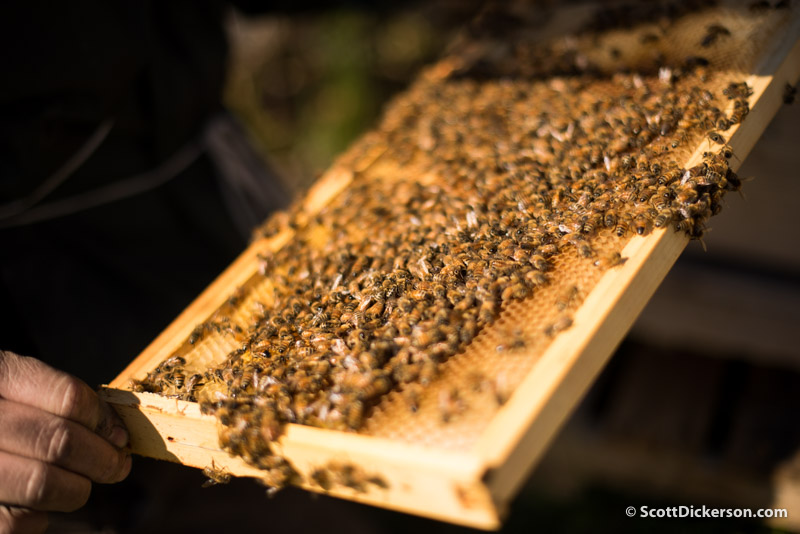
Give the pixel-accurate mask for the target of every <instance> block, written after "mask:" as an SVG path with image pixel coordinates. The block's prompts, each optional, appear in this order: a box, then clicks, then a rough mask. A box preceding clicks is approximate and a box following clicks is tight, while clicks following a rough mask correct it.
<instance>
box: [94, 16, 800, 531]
mask: <svg viewBox="0 0 800 534" xmlns="http://www.w3.org/2000/svg"><path fill="white" fill-rule="evenodd" d="M799 35H800V20H798V18H797V16H796V13H795V14H794V15H793V19H792V20H791V21H790V22H789V23H787V25H786V26H785V27H784V28H782V31H781V32H780V33H779V34H776V35H774V36H773V37H774V38H773V40H772V41H771V42H769V43H768V45H767V46H765V47H764V48H763V50H762V52H761V61H759V62H758V63H757V67H756V68H755V69H754V70H753V73H752V74H751V75H750V76H749V77H748V78H747V79H746V81H747V83H748V85H749V86H750V87H751V88H752V89H753V94H752V96H751V98H750V106H751V112H750V114H749V115H748V117H747V119H746V120H745V121H744V122H743V123H742V124H741V125H739V126H737V127H734V128H733V129H731V130H729V135H730V137H729V141H728V144H729V145H730V146H731V147H732V148H733V150H734V152H735V154H736V155H737V157H738V159H737V160H734V161H732V162H731V166H732V167H734V168H735V167H737V166H738V165H740V163H741V160H743V159H744V157H745V156H746V155H747V153H748V152H749V151H750V150H751V148H752V147H753V145H754V144H755V142H756V140H757V139H758V138H759V136H760V135H761V134H762V132H763V131H764V129H765V128H766V126H767V124H768V123H769V121H770V120H771V118H772V117H773V116H774V114H775V113H776V112H777V110H778V108H779V107H780V105H781V104H782V93H783V91H784V87H785V85H786V84H787V83H791V84H793V83H795V82H796V81H797V79H798V76H800V42H798V36H799ZM438 68H439V69H440V70H441V71H442V72H446V70H447V65H446V62H441V63H440V64H439V66H438ZM706 149H707V147H706V146H704V145H703V146H698V147H697V149H696V151H695V153H694V154H693V155H692V157H691V159H690V160H689V161H687V162H686V167H690V166H691V165H694V164H696V163H697V162H699V161H700V160H701V156H702V152H703V151H705V150H706ZM381 154H382V152H381V150H380V148H379V147H376V148H375V150H374V151H372V152H371V153H369V154H367V155H365V156H362V157H361V158H360V159H359V160H357V161H352V160H348V159H347V158H346V157H345V158H344V159H343V160H340V162H339V163H338V164H337V165H334V167H333V168H332V169H331V170H329V171H328V172H327V173H326V174H325V175H324V176H323V177H322V178H321V179H320V180H319V181H318V182H317V183H316V184H315V185H314V186H313V187H312V189H311V190H310V191H309V193H308V194H307V196H306V198H305V199H304V204H303V208H304V210H305V211H306V212H307V213H309V214H313V213H316V212H318V211H319V210H320V209H322V207H324V206H325V205H326V204H327V203H328V202H329V201H330V200H331V199H333V198H334V197H335V196H336V195H337V194H338V193H339V192H341V191H342V190H344V189H345V188H346V187H347V186H348V184H349V182H350V181H351V179H352V178H353V176H354V174H355V173H359V172H362V171H364V170H366V169H368V168H369V167H371V166H373V165H375V164H376V163H378V162H380V158H381ZM291 238H292V232H291V231H290V230H287V231H284V232H282V233H280V234H278V235H276V236H273V237H271V238H269V239H261V240H258V241H256V242H254V243H252V244H251V245H250V246H249V247H248V249H247V250H246V251H245V252H244V253H242V255H241V256H240V257H239V258H238V259H237V260H236V261H235V262H234V263H233V264H231V266H230V267H229V268H228V269H227V270H226V271H225V272H223V273H222V274H221V275H220V276H219V278H217V280H215V281H214V282H213V283H212V284H211V285H210V286H209V287H208V288H207V289H206V290H205V291H204V292H203V293H202V294H201V295H200V296H199V297H198V298H197V299H196V300H195V301H194V302H193V303H192V304H191V305H190V306H189V307H188V308H187V309H186V310H185V311H184V312H183V313H182V314H181V315H180V316H179V317H178V318H177V319H175V321H174V322H173V323H172V324H171V325H170V326H169V327H168V328H167V329H166V330H164V332H163V333H162V334H161V335H159V336H158V337H157V338H156V339H155V340H154V341H153V342H152V343H151V345H150V346H149V347H147V349H145V351H144V352H142V354H141V355H139V356H138V357H137V358H136V359H135V360H134V361H133V362H132V363H131V364H130V365H129V366H128V367H127V368H126V369H125V370H124V371H123V372H122V373H121V374H120V375H119V376H117V377H116V378H115V379H114V380H113V381H112V382H111V383H110V384H109V385H108V386H107V387H106V388H104V389H103V390H102V395H103V397H104V398H105V399H106V400H107V401H109V402H110V403H111V404H112V405H114V407H115V408H116V409H117V411H118V412H119V413H120V415H121V416H122V417H123V419H124V420H125V422H126V424H127V426H128V428H129V429H130V433H131V444H130V448H131V450H132V451H133V452H134V453H137V454H141V455H144V456H149V457H153V458H159V459H163V460H170V461H175V462H180V463H182V464H185V465H189V466H194V467H198V468H204V467H208V466H211V465H214V466H216V467H217V468H221V469H224V470H226V471H228V472H230V473H232V474H234V475H237V476H252V477H261V476H262V473H261V472H260V471H259V470H258V469H256V468H254V467H252V466H250V465H248V464H246V463H245V462H244V461H243V460H242V459H240V458H235V457H231V456H229V455H228V454H227V453H226V452H224V451H222V450H220V448H219V445H218V438H217V432H218V428H217V421H216V419H215V418H214V417H213V416H208V415H203V414H201V413H200V409H199V406H198V405H197V404H196V403H190V402H184V401H180V400H176V399H170V398H165V397H161V396H158V395H155V394H150V393H136V392H133V391H131V389H130V386H131V379H141V378H143V377H144V376H145V375H146V374H147V372H148V371H150V370H151V369H153V368H154V367H155V366H156V365H158V364H159V363H160V362H161V361H163V360H164V359H165V358H167V357H168V356H169V355H170V354H172V353H173V352H174V351H175V350H176V349H177V348H178V347H179V346H181V344H183V343H184V342H185V340H186V339H187V337H188V336H189V335H190V333H191V332H192V330H193V329H194V328H195V326H196V325H197V324H198V323H200V322H202V321H204V320H205V319H206V318H207V317H209V316H210V315H212V314H213V313H214V312H215V310H217V309H218V308H219V307H220V306H221V305H222V304H223V303H224V302H225V300H226V299H227V298H228V297H229V295H231V294H232V293H233V292H234V291H235V290H236V288H238V287H240V286H242V285H243V284H245V283H246V282H247V281H248V280H249V279H250V278H251V277H252V276H253V274H254V272H255V270H256V269H257V258H258V256H259V255H262V254H269V253H270V252H273V251H276V250H278V249H279V248H280V247H282V246H283V245H284V244H285V243H287V242H288V241H289V240H290V239H291ZM687 243H688V238H687V237H686V236H685V235H684V234H682V233H676V232H674V231H673V230H672V229H662V230H656V231H654V232H653V233H651V234H650V235H648V236H646V237H638V236H636V237H632V238H630V239H629V241H628V242H627V244H626V245H625V248H624V250H623V253H622V254H623V256H624V257H627V258H628V260H627V262H626V263H624V264H623V265H621V266H620V267H617V268H614V269H610V270H608V271H606V272H605V273H604V274H603V275H602V276H601V277H600V279H599V281H598V282H597V283H596V284H595V285H594V286H593V287H592V288H591V289H590V290H589V291H588V293H587V294H586V297H585V299H584V300H583V302H582V304H581V305H580V307H579V309H577V311H576V312H575V314H574V316H573V326H572V327H571V328H570V329H568V330H565V331H563V332H561V333H559V334H558V335H557V336H555V338H554V339H553V340H552V342H551V343H550V344H549V345H548V346H547V348H546V349H545V350H544V353H543V354H542V355H541V356H540V358H539V360H538V361H536V363H535V364H534V365H533V367H532V369H531V370H530V372H529V373H528V374H527V375H526V376H525V377H524V378H523V379H522V382H521V383H520V384H519V385H518V386H517V387H516V388H515V389H514V391H513V394H512V395H511V397H510V398H509V399H508V402H506V403H505V404H504V405H503V406H502V407H500V408H499V409H498V411H497V413H496V414H495V415H494V416H493V418H492V419H491V421H490V423H489V424H488V426H487V427H486V428H485V429H484V430H483V431H482V433H481V435H480V436H479V437H478V438H477V439H476V440H475V441H474V443H473V445H472V446H471V447H470V448H469V450H467V451H452V450H439V449H436V448H431V447H423V446H419V445H415V444H409V443H405V442H402V441H397V440H392V439H387V438H381V437H375V436H368V435H361V434H354V433H346V432H337V431H331V430H324V429H319V428H312V427H307V426H301V425H294V424H289V425H287V426H286V429H285V433H284V435H283V436H281V438H280V439H279V440H278V442H277V443H276V447H277V452H278V453H279V454H281V455H282V456H284V457H286V458H287V459H288V460H289V461H290V462H291V464H292V466H293V467H294V468H295V469H296V470H297V472H298V473H299V474H300V476H301V479H302V480H303V481H304V482H302V483H301V486H302V487H304V488H306V489H309V490H312V491H322V489H321V488H320V487H319V486H318V485H315V484H313V483H311V482H310V473H311V472H312V471H313V470H314V469H316V468H319V467H321V466H325V465H328V464H330V463H331V462H336V463H345V464H350V465H353V466H356V467H358V468H359V469H361V470H362V471H363V472H365V473H370V474H374V475H376V476H379V477H380V478H381V479H383V480H384V481H385V482H386V484H385V485H381V486H377V485H375V486H372V485H370V486H368V487H366V488H364V491H355V490H353V489H349V488H346V487H339V486H335V487H332V488H330V489H328V490H326V491H327V493H329V494H331V495H334V496H338V497H342V498H347V499H351V500H355V501H359V502H364V503H369V504H373V505H378V506H382V507H386V508H391V509H395V510H400V511H405V512H411V513H415V514H420V515H424V516H427V517H431V518H436V519H440V520H445V521H450V522H454V523H459V524H463V525H468V526H472V527H477V528H483V529H495V528H498V527H499V525H500V521H501V518H502V516H503V514H504V511H505V508H506V506H507V504H508V502H509V501H510V499H511V498H512V497H513V495H514V493H515V492H516V490H517V489H518V488H519V486H520V485H521V484H522V482H523V481H524V480H525V478H526V476H527V474H528V473H529V472H530V470H531V469H532V467H533V466H534V465H535V463H536V461H537V460H538V459H539V458H540V457H541V455H542V453H543V452H544V451H545V449H546V447H547V446H548V444H549V442H550V441H551V439H552V438H553V436H554V435H555V433H556V432H557V430H558V429H559V427H560V426H561V424H562V423H563V422H564V421H565V420H566V418H567V417H568V415H569V414H570V413H571V411H572V409H573V408H574V407H575V406H576V405H577V403H578V402H579V400H580V399H581V397H582V396H583V394H584V393H585V391H586V390H587V388H588V387H589V385H590V384H591V382H592V381H593V379H594V377H595V376H596V375H597V373H598V372H599V371H600V369H601V368H602V367H603V365H604V364H605V362H606V361H607V360H608V358H609V356H610V355H611V353H612V352H613V350H614V348H615V347H616V346H617V345H618V343H619V342H620V341H621V339H622V338H623V336H624V335H625V333H626V332H627V331H628V329H629V328H630V326H631V325H632V323H633V321H634V320H635V318H636V317H637V315H638V314H639V312H640V311H641V310H642V309H643V307H644V305H645V304H646V302H647V301H648V300H649V298H650V297H651V295H652V294H653V292H654V291H655V289H656V288H657V286H658V285H659V283H660V282H661V280H662V279H663V278H664V276H665V275H666V273H667V272H668V270H669V269H670V267H671V266H672V264H673V263H674V262H675V260H676V259H677V257H678V256H679V255H680V253H681V252H682V250H683V249H684V248H685V246H686V244H687Z"/></svg>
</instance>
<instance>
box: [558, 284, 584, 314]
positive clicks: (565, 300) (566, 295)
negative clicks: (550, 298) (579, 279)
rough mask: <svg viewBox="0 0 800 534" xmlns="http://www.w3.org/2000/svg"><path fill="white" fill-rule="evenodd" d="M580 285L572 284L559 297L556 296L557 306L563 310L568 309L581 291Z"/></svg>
mask: <svg viewBox="0 0 800 534" xmlns="http://www.w3.org/2000/svg"><path fill="white" fill-rule="evenodd" d="M579 291H580V290H579V289H578V286H576V285H571V286H569V287H568V288H567V290H566V291H563V292H562V293H561V294H560V295H559V296H558V297H557V298H556V308H558V309H559V310H561V311H564V310H565V309H567V308H568V307H569V306H570V304H572V302H573V301H574V300H575V299H576V298H577V297H578V293H579Z"/></svg>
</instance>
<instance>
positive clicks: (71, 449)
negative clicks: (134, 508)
mask: <svg viewBox="0 0 800 534" xmlns="http://www.w3.org/2000/svg"><path fill="white" fill-rule="evenodd" d="M127 442H128V432H127V430H125V426H124V424H123V423H122V421H121V420H120V419H119V417H118V416H117V415H116V413H114V411H113V410H112V409H111V407H110V406H108V404H106V403H105V402H103V401H102V400H100V399H99V398H98V396H97V394H96V393H95V392H94V391H93V390H92V389H91V388H90V387H89V386H88V385H86V384H85V383H84V382H82V381H81V380H79V379H78V378H75V377H74V376H72V375H69V374H67V373H64V372H62V371H58V370H56V369H53V368H52V367H50V366H48V365H47V364H45V363H43V362H41V361H39V360H36V359H34V358H27V357H23V356H18V355H16V354H14V353H11V352H6V351H2V350H0V534H5V533H22V532H26V533H27V532H42V531H44V530H45V528H47V515H46V512H51V511H52V512H71V511H73V510H76V509H78V508H80V507H81V506H83V505H84V504H86V501H87V500H88V498H89V493H90V491H91V486H92V482H101V483H112V482H119V481H121V480H123V479H124V478H125V477H126V476H128V473H129V472H130V469H131V459H130V456H129V455H128V454H126V453H125V452H123V451H121V450H120V448H121V447H124V446H125V445H126V444H127Z"/></svg>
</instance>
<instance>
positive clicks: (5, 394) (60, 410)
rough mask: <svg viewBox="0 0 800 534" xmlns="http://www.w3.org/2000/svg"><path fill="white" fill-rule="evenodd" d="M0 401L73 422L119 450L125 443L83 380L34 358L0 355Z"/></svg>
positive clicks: (121, 428)
mask: <svg viewBox="0 0 800 534" xmlns="http://www.w3.org/2000/svg"><path fill="white" fill-rule="evenodd" d="M0 397H2V398H4V399H8V400H12V401H16V402H19V403H22V404H27V405H29V406H34V407H36V408H39V409H42V410H44V411H46V412H49V413H52V414H54V415H58V416H60V417H65V418H67V419H70V420H71V421H75V422H76V423H79V424H81V425H83V426H85V427H86V428H88V429H90V430H97V432H98V434H100V435H101V436H103V437H104V438H106V439H107V440H108V441H110V442H111V443H113V444H114V445H116V446H118V447H124V446H125V444H126V443H127V441H128V432H127V431H126V430H125V425H124V424H123V423H122V420H121V419H120V418H119V416H117V414H116V413H114V411H113V410H112V409H111V408H110V407H109V406H108V405H107V404H106V403H104V402H101V401H100V399H99V398H98V397H97V394H96V393H95V392H94V391H93V390H92V388H90V387H89V386H87V385H86V384H85V383H84V382H83V381H82V380H80V379H78V378H76V377H74V376H72V375H70V374H67V373H64V372H62V371H59V370H57V369H53V368H52V367H50V366H49V365H47V364H45V363H44V362H41V361H39V360H37V359H35V358H28V357H25V356H18V355H16V354H14V353H12V352H6V351H0Z"/></svg>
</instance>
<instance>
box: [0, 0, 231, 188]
mask: <svg viewBox="0 0 800 534" xmlns="http://www.w3.org/2000/svg"><path fill="white" fill-rule="evenodd" d="M0 9H2V15H0V50H2V54H3V56H4V57H3V63H2V64H3V69H4V73H3V84H2V85H0V201H2V200H8V199H10V198H17V197H19V196H21V195H24V194H25V193H26V192H27V191H30V190H32V189H33V188H34V187H35V185H36V184H37V183H39V182H41V180H43V179H44V178H45V177H46V176H48V175H50V174H51V173H52V172H53V171H54V170H55V169H56V168H58V167H59V166H60V165H61V164H62V163H63V162H64V161H65V160H66V159H67V158H68V157H69V156H70V155H71V154H73V153H74V152H75V150H76V149H77V148H78V147H80V146H81V145H82V144H83V143H84V142H85V140H86V139H87V138H88V136H89V135H91V133H92V132H93V131H94V130H95V129H96V128H97V126H98V125H99V124H100V123H101V122H102V121H103V120H104V119H106V118H112V117H113V118H114V120H115V124H114V127H113V130H112V133H111V137H110V138H109V140H108V141H107V142H106V143H104V146H103V147H102V150H101V151H99V152H98V154H97V155H96V156H93V159H100V160H101V161H100V162H99V165H98V164H97V163H98V162H97V161H94V163H95V165H94V166H95V167H96V168H103V169H105V171H103V172H102V174H104V175H105V176H103V177H100V176H97V177H95V178H96V179H97V180H108V179H109V172H108V165H113V164H114V162H119V164H120V165H119V166H120V169H119V172H118V175H119V176H122V175H129V174H133V173H136V172H139V171H142V170H144V169H146V168H149V167H152V166H153V165H155V164H157V163H158V162H160V161H163V160H164V159H165V158H166V157H168V156H169V155H170V154H172V153H173V152H174V151H175V150H177V148H178V147H180V146H182V145H183V144H184V143H185V142H186V141H187V140H188V139H189V138H190V137H191V136H193V135H196V134H197V132H198V131H199V130H200V129H201V127H202V125H203V124H204V122H205V121H206V119H207V117H208V116H209V115H210V114H211V113H214V112H216V111H217V110H218V109H219V105H220V104H219V96H220V93H221V89H222V83H223V78H224V67H225V59H226V55H227V48H226V41H225V35H224V32H223V25H222V21H223V17H224V9H225V4H224V3H223V2H221V1H218V0H170V1H167V2H162V1H158V0H149V1H148V0H116V1H115V0H83V1H81V2H44V1H42V0H33V1H31V0H23V1H9V2H4V3H3V7H2V8H0ZM104 158H105V159H106V160H107V162H103V161H102V160H103V159H104ZM126 161H127V163H125V162H126ZM111 174H114V173H111ZM95 178H93V177H88V176H85V173H84V176H81V177H80V180H78V182H80V181H82V182H83V183H82V184H81V183H76V182H75V181H74V180H72V179H70V187H72V188H88V187H92V186H93V185H96V184H93V183H92V182H94V181H96V180H95Z"/></svg>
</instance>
